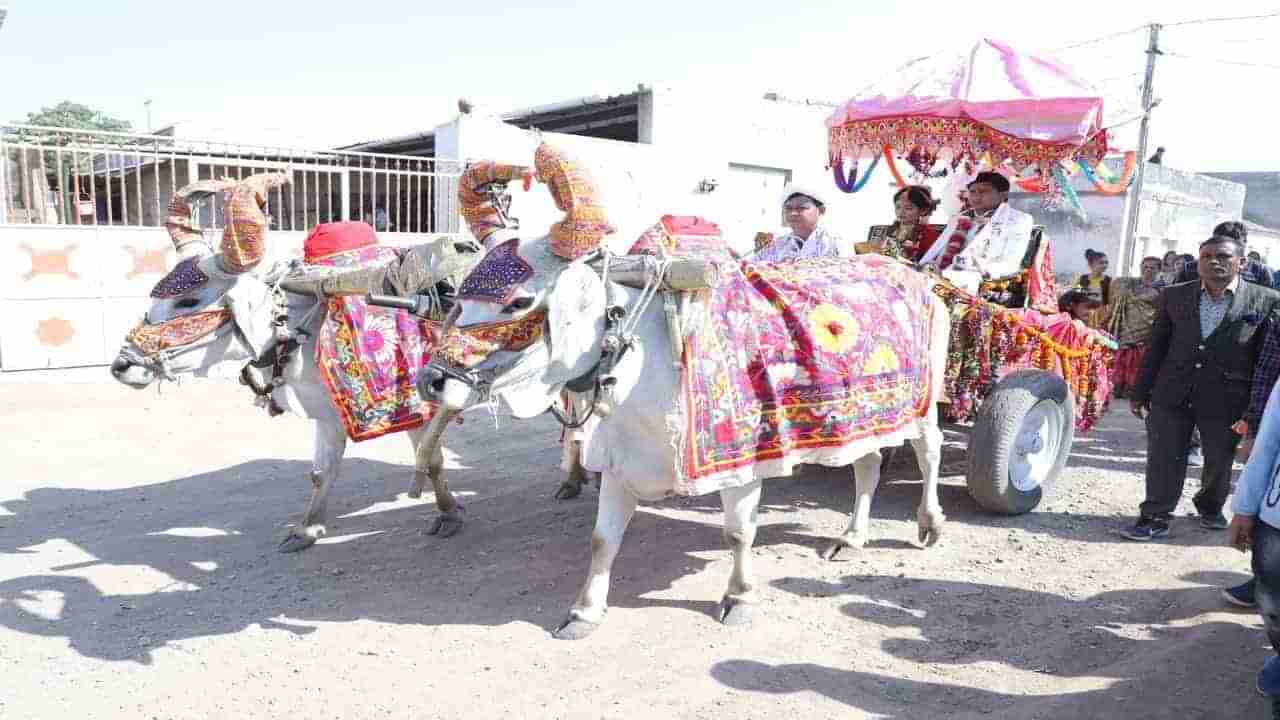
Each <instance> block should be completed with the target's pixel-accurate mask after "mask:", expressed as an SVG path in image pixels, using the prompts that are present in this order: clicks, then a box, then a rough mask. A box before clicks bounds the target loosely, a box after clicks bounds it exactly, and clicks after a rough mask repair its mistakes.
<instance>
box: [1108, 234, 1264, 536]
mask: <svg viewBox="0 0 1280 720" xmlns="http://www.w3.org/2000/svg"><path fill="white" fill-rule="evenodd" d="M1243 259H1244V246H1243V243H1241V242H1240V240H1238V239H1237V238H1234V237H1230V236H1226V235H1215V236H1213V237H1211V238H1209V239H1208V240H1206V241H1205V242H1204V243H1202V244H1201V245H1200V258H1199V261H1198V270H1199V273H1200V280H1199V281H1198V282H1189V283H1183V284H1180V285H1174V286H1172V287H1169V288H1167V289H1165V291H1164V292H1162V293H1161V294H1160V300H1159V308H1158V310H1157V312H1156V320H1155V324H1154V326H1153V327H1152V329H1151V340H1150V345H1149V346H1148V349H1147V354H1146V356H1145V357H1144V358H1143V362H1142V370H1141V371H1140V372H1139V373H1138V381H1137V383H1136V384H1135V386H1134V390H1133V397H1132V399H1131V400H1130V405H1131V408H1132V410H1133V414H1134V415H1137V416H1138V417H1140V418H1141V417H1144V416H1146V419H1147V477H1146V482H1147V498H1146V500H1145V501H1144V502H1143V503H1142V506H1141V508H1140V510H1139V517H1138V522H1137V523H1136V524H1135V525H1134V526H1133V527H1132V528H1130V529H1127V530H1125V531H1124V533H1123V534H1124V536H1125V537H1127V538H1129V539H1130V540H1138V541H1145V540H1152V539H1155V538H1159V537H1164V536H1166V535H1168V534H1169V520H1170V518H1172V516H1173V511H1174V509H1175V508H1177V506H1178V500H1179V499H1180V498H1181V497H1182V487H1183V485H1184V484H1185V483H1186V480H1187V449H1188V445H1189V443H1190V440H1191V431H1192V430H1193V429H1194V428H1199V430H1200V436H1201V438H1202V441H1203V443H1204V470H1203V473H1202V474H1201V481H1200V492H1198V493H1196V496H1195V499H1194V502H1195V506H1196V510H1198V511H1199V514H1200V524H1201V525H1202V526H1204V527H1206V528H1210V529H1223V528H1225V527H1226V526H1227V520H1226V518H1225V517H1224V516H1223V514H1222V506H1223V505H1224V504H1225V503H1226V501H1227V496H1228V495H1229V494H1230V493H1231V463H1232V459H1233V456H1234V454H1235V449H1236V446H1237V445H1238V444H1239V442H1240V436H1239V435H1237V434H1236V433H1235V432H1234V431H1233V430H1232V428H1231V426H1232V425H1233V424H1235V423H1236V421H1238V420H1240V419H1242V418H1243V417H1244V416H1245V412H1246V410H1247V409H1248V407H1249V400H1250V386H1251V383H1252V379H1253V370H1254V365H1255V364H1256V363H1257V359H1258V351H1259V348H1260V347H1261V344H1262V340H1263V337H1264V336H1265V335H1266V330H1267V328H1268V327H1269V324H1270V323H1271V322H1272V318H1271V315H1272V313H1273V312H1274V311H1276V310H1277V309H1280V293H1276V291H1274V290H1271V289H1270V288H1265V287H1262V286H1261V285H1255V284H1253V283H1247V282H1241V281H1240V268H1241V264H1242V261H1243Z"/></svg>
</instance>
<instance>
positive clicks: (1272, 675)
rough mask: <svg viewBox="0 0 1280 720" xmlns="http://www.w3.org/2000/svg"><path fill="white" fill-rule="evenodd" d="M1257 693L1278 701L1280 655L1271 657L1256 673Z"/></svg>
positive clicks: (1279, 695) (1279, 693)
mask: <svg viewBox="0 0 1280 720" xmlns="http://www.w3.org/2000/svg"><path fill="white" fill-rule="evenodd" d="M1257 688H1258V693H1259V694H1261V695H1265V696H1266V697H1269V698H1277V699H1280V655H1272V656H1271V657H1269V658H1267V661H1266V662H1265V663H1263V665H1262V669H1261V670H1259V671H1258V684H1257Z"/></svg>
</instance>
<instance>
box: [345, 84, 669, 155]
mask: <svg viewBox="0 0 1280 720" xmlns="http://www.w3.org/2000/svg"><path fill="white" fill-rule="evenodd" d="M648 91H649V88H648V86H646V85H644V84H641V85H639V86H637V88H636V89H635V90H633V91H631V92H627V93H618V94H614V95H606V96H601V95H582V96H579V97H574V98H569V99H567V100H557V101H555V102H550V103H544V104H541V105H534V106H531V107H526V108H519V109H516V110H508V111H505V112H500V113H498V114H497V116H498V117H499V118H500V119H502V120H503V121H504V122H509V123H513V124H514V123H515V122H516V121H519V120H523V119H528V118H532V117H535V116H538V115H549V114H552V113H560V112H571V111H584V110H590V109H593V108H597V107H601V108H602V107H607V106H609V105H615V104H618V103H621V102H624V101H626V100H629V99H634V98H638V97H639V95H640V94H641V93H644V92H648ZM434 138H435V130H434V129H432V130H424V131H422V132H415V133H408V134H405V135H395V136H391V137H385V138H380V139H376V140H365V141H362V142H358V143H353V144H351V145H343V146H341V147H339V148H337V149H338V150H361V149H364V148H368V147H377V146H382V145H398V144H402V143H409V142H413V141H415V140H423V141H426V140H432V139H434Z"/></svg>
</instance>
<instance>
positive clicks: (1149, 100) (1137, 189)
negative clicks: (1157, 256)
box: [1120, 23, 1163, 275]
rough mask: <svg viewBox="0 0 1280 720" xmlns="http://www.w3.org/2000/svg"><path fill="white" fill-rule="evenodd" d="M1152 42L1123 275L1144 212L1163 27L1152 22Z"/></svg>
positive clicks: (1129, 263) (1127, 269)
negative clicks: (1149, 134)
mask: <svg viewBox="0 0 1280 720" xmlns="http://www.w3.org/2000/svg"><path fill="white" fill-rule="evenodd" d="M1149 29H1150V33H1151V39H1150V43H1149V44H1148V45H1147V76H1146V78H1144V79H1143V81H1142V125H1141V126H1140V127H1139V128H1138V167H1137V173H1136V174H1135V175H1134V177H1133V185H1132V186H1131V188H1130V190H1129V192H1130V195H1129V216H1128V222H1126V223H1125V229H1124V244H1123V245H1122V246H1121V249H1122V252H1121V253H1120V255H1121V259H1120V272H1121V273H1123V274H1125V275H1128V274H1129V273H1130V271H1131V270H1132V268H1133V255H1134V250H1136V249H1137V244H1138V242H1137V237H1136V235H1137V233H1138V213H1139V211H1140V210H1141V209H1142V181H1143V178H1144V176H1145V175H1146V169H1147V132H1148V130H1150V128H1151V108H1153V107H1154V106H1155V103H1154V95H1155V87H1154V83H1155V77H1156V57H1157V56H1159V55H1162V54H1163V53H1161V52H1160V26H1159V25H1156V24H1155V23H1152V25H1151V27H1150V28H1149Z"/></svg>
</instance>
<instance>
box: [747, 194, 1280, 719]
mask: <svg viewBox="0 0 1280 720" xmlns="http://www.w3.org/2000/svg"><path fill="white" fill-rule="evenodd" d="M1009 187H1010V186H1009V181H1008V179H1007V178H1005V177H1004V176H1003V175H1000V174H998V173H992V172H987V173H980V174H979V175H978V176H977V177H976V178H975V179H974V180H973V182H972V183H970V184H969V186H968V192H967V197H966V198H965V208H964V210H962V211H961V213H960V214H959V215H957V216H956V217H954V218H952V219H951V221H950V222H949V223H948V224H947V225H946V226H945V227H944V226H940V225H932V224H929V218H930V216H931V215H932V213H933V212H934V211H935V210H936V209H937V206H938V201H937V200H935V199H934V197H933V195H932V192H931V191H930V189H929V188H928V187H925V186H909V187H905V188H902V189H900V190H899V191H898V192H897V193H896V194H895V195H894V217H895V220H894V222H893V223H892V224H890V225H882V226H877V227H875V228H873V229H872V232H871V233H870V235H869V237H868V239H867V241H865V242H861V243H857V244H854V245H846V244H845V243H844V242H843V241H842V239H841V238H840V237H838V236H837V235H836V234H834V233H833V232H831V231H830V230H829V229H827V228H826V227H825V225H824V223H823V220H824V217H825V213H826V203H825V202H824V200H823V195H822V194H821V193H819V192H816V191H814V190H812V189H806V188H800V187H795V186H792V187H789V188H788V189H787V191H786V192H785V193H784V195H785V197H784V200H783V211H784V214H785V219H786V223H787V225H788V227H789V228H790V232H788V233H786V234H784V235H782V236H780V237H777V238H771V242H769V243H767V244H765V245H763V246H762V247H760V248H758V249H757V251H756V252H755V253H754V254H753V256H752V259H755V260H760V261H769V262H782V261H787V260H794V259H802V258H810V257H823V256H846V255H852V254H861V253H880V254H884V255H889V256H892V257H896V258H898V259H901V260H903V261H906V262H910V263H913V264H915V265H917V266H918V267H920V268H922V269H926V270H930V271H935V272H940V273H942V274H943V275H944V276H946V277H948V279H950V280H952V281H953V282H957V283H963V282H965V281H966V280H968V279H970V278H967V277H966V275H967V274H971V275H975V274H976V276H977V277H979V278H981V277H989V276H990V275H991V274H992V271H993V270H995V269H997V268H999V267H1001V266H1002V265H1001V264H1002V262H1003V261H1007V260H1009V258H1001V257H999V256H998V255H999V248H1007V247H1010V245H1009V244H1007V243H1002V242H1000V238H999V237H998V236H999V234H1000V233H1001V232H1010V229H1009V228H1015V229H1014V230H1012V232H1020V231H1022V230H1021V229H1022V228H1025V227H1028V226H1027V225H1026V223H1025V221H1026V220H1027V219H1029V216H1027V217H1026V218H1020V217H1018V215H1025V213H1018V211H1015V210H1011V208H1010V207H1009V205H1008V202H1007V201H1008V193H1009ZM997 215H1001V221H1000V222H992V219H993V218H995V217H996V216H997ZM1011 218H1012V220H1011ZM1020 221H1021V222H1020ZM1024 251H1025V243H1023V245H1022V249H1021V250H1020V252H1024ZM1006 252H1007V251H1006ZM1085 259H1086V261H1087V263H1088V267H1089V272H1087V273H1085V274H1083V275H1082V276H1080V277H1079V278H1078V280H1077V281H1076V282H1075V283H1074V285H1073V286H1072V287H1070V288H1069V289H1067V291H1066V292H1065V293H1063V295H1062V296H1061V297H1060V298H1059V308H1058V309H1059V310H1060V311H1061V312H1066V313H1069V314H1070V315H1071V316H1072V317H1073V318H1075V319H1077V320H1079V321H1081V322H1083V323H1085V324H1087V325H1089V326H1090V327H1093V328H1096V329H1101V330H1106V331H1108V332H1109V333H1110V334H1111V335H1112V336H1113V337H1114V338H1115V339H1116V341H1117V344H1118V346H1119V349H1118V351H1117V352H1116V355H1115V359H1114V363H1113V366H1112V370H1111V372H1112V377H1113V380H1114V383H1115V392H1116V396H1117V397H1121V398H1126V399H1128V400H1129V404H1130V409H1131V411H1132V413H1133V414H1134V415H1135V416H1137V417H1138V418H1139V419H1142V420H1143V421H1144V422H1145V425H1146V431H1147V457H1146V472H1145V487H1146V491H1145V499H1144V500H1143V502H1142V503H1141V504H1140V505H1139V507H1138V512H1137V518H1136V520H1135V521H1134V522H1133V524H1132V525H1131V526H1128V527H1126V528H1124V529H1123V530H1122V531H1121V534H1122V535H1123V536H1124V537H1125V538H1128V539H1130V540H1133V541H1138V542H1148V541H1152V540H1158V539H1161V538H1167V537H1169V536H1170V535H1171V533H1172V532H1173V514H1174V511H1175V510H1176V509H1177V506H1178V503H1179V501H1180V500H1181V498H1182V492H1183V487H1184V485H1185V484H1186V477H1187V469H1188V465H1202V466H1203V469H1202V472H1201V479H1200V489H1199V491H1198V492H1197V493H1196V494H1195V496H1194V497H1193V498H1192V505H1193V506H1194V509H1195V517H1196V518H1197V521H1198V523H1199V525H1200V526H1201V527H1203V528H1205V529H1208V530H1215V531H1221V530H1226V531H1227V542H1228V544H1230V545H1231V546H1233V547H1236V548H1238V549H1239V550H1241V551H1242V552H1249V551H1252V567H1253V573H1254V577H1253V578H1251V579H1250V580H1249V581H1248V582H1245V583H1242V584H1240V585H1236V586H1233V587H1229V588H1225V589H1224V590H1223V591H1222V592H1223V596H1224V598H1225V599H1226V600H1227V601H1228V602H1230V603H1232V604H1233V605H1237V606H1241V607H1246V608H1258V609H1259V611H1260V613H1261V615H1262V618H1263V622H1264V626H1265V628H1266V632H1267V636H1268V638H1269V640H1270V642H1271V644H1272V646H1273V647H1274V649H1275V650H1276V652H1277V655H1276V656H1274V657H1272V658H1271V659H1270V660H1268V661H1267V663H1266V664H1265V665H1264V667H1263V669H1262V670H1261V672H1260V673H1259V676H1258V691H1259V692H1261V693H1263V694H1264V695H1267V696H1269V697H1270V698H1272V700H1271V702H1272V703H1273V710H1274V712H1275V713H1276V716H1277V717H1280V386H1278V385H1277V383H1276V380H1277V378H1278V377H1280V319H1277V313H1278V312H1280V292H1277V290H1276V288H1278V287H1280V271H1272V270H1271V269H1270V268H1268V267H1267V266H1266V264H1265V263H1264V262H1263V260H1262V258H1261V256H1260V255H1259V254H1258V253H1257V252H1251V251H1249V250H1248V234H1247V230H1246V228H1245V226H1244V224H1243V223H1240V222H1234V221H1231V222H1223V223H1220V224H1219V225H1217V226H1216V227H1215V228H1214V229H1213V232H1212V234H1211V235H1210V237H1208V238H1207V239H1205V240H1203V241H1202V242H1201V243H1200V244H1199V248H1198V255H1195V256H1193V255H1180V254H1178V253H1176V252H1174V251H1169V252H1167V253H1165V255H1164V257H1163V258H1157V257H1145V258H1143V259H1142V263H1141V271H1140V274H1139V276H1138V277H1122V278H1112V277H1111V276H1110V275H1108V274H1107V270H1108V268H1109V265H1110V263H1109V258H1108V257H1107V255H1106V254H1105V253H1102V252H1098V251H1095V250H1088V251H1086V254H1085ZM1237 458H1239V459H1245V460H1247V461H1246V464H1245V469H1244V472H1243V474H1242V475H1241V477H1240V480H1239V483H1238V486H1237V487H1236V489H1235V495H1234V499H1233V500H1232V506H1231V511H1232V519H1231V520H1230V522H1228V520H1227V518H1226V516H1225V514H1224V508H1225V506H1226V504H1227V501H1228V499H1229V498H1231V497H1232V487H1231V474H1232V470H1233V465H1234V463H1235V461H1236V460H1237Z"/></svg>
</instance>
